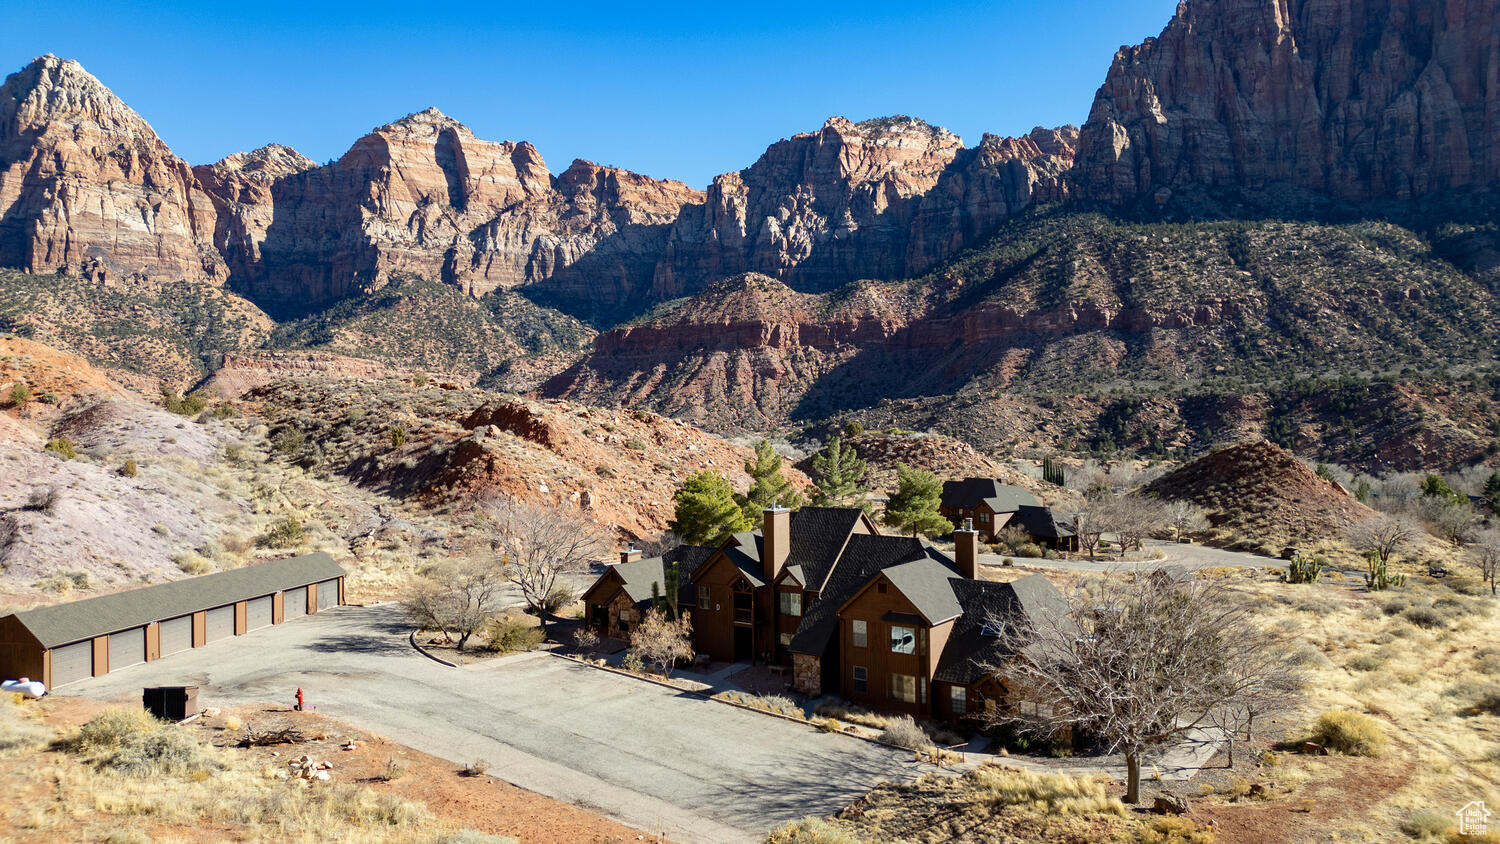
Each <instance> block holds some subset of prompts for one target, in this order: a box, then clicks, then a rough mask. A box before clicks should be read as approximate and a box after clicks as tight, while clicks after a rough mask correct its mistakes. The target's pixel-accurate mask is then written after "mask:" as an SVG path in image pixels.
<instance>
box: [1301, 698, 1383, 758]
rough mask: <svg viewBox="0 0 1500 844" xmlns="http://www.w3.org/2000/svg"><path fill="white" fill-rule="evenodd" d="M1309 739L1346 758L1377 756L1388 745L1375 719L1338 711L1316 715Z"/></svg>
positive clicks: (1331, 710)
mask: <svg viewBox="0 0 1500 844" xmlns="http://www.w3.org/2000/svg"><path fill="white" fill-rule="evenodd" d="M1312 740H1313V741H1315V742H1317V743H1318V744H1321V745H1323V746H1324V747H1326V748H1328V749H1329V750H1333V751H1336V752H1338V753H1343V754H1346V755H1349V756H1379V755H1380V754H1382V753H1384V752H1385V749H1386V746H1387V745H1388V744H1389V743H1390V740H1389V739H1387V738H1386V737H1385V732H1384V731H1383V730H1382V729H1381V728H1380V725H1379V723H1378V722H1376V720H1375V719H1374V718H1371V717H1370V716H1368V715H1362V714H1360V713H1358V712H1348V711H1345V710H1341V709H1330V710H1329V711H1327V712H1324V713H1323V714H1322V715H1319V716H1318V722H1317V724H1315V725H1313V734H1312Z"/></svg>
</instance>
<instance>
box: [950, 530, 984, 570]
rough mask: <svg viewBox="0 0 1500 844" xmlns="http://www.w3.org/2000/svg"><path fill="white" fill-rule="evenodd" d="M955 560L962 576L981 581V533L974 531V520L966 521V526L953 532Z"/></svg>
mask: <svg viewBox="0 0 1500 844" xmlns="http://www.w3.org/2000/svg"><path fill="white" fill-rule="evenodd" d="M953 558H954V560H955V561H956V562H957V563H958V573H959V574H960V575H962V576H964V577H966V578H968V579H969V580H978V579H979V531H977V530H975V529H974V520H973V519H964V526H963V527H962V528H960V529H958V530H955V531H954V532H953Z"/></svg>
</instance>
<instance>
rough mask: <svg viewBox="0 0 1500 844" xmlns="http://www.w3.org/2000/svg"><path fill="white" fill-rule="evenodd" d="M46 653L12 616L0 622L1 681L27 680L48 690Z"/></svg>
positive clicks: (50, 685)
mask: <svg viewBox="0 0 1500 844" xmlns="http://www.w3.org/2000/svg"><path fill="white" fill-rule="evenodd" d="M50 673H51V672H50V665H49V661H48V651H47V649H46V648H43V647H42V643H41V642H39V641H37V639H36V637H35V636H33V635H31V631H30V630H27V629H26V625H24V624H22V623H21V622H20V620H19V619H17V618H16V617H15V616H6V617H5V618H0V674H3V675H4V677H3V679H6V680H10V679H14V678H16V677H30V678H32V679H33V680H41V681H42V682H43V683H46V684H47V688H49V689H50V688H52V678H51V677H50V676H49V674H50Z"/></svg>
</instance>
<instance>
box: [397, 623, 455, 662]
mask: <svg viewBox="0 0 1500 844" xmlns="http://www.w3.org/2000/svg"><path fill="white" fill-rule="evenodd" d="M406 638H407V641H409V642H411V646H412V647H413V648H415V649H416V651H417V653H419V654H421V655H422V656H425V657H427V658H428V659H430V660H432V661H433V662H436V663H437V664H439V665H446V666H448V667H449V668H457V667H458V666H457V665H456V664H454V663H451V662H449V661H448V660H446V659H443V658H442V657H440V656H437V655H435V654H433V653H432V652H431V651H429V650H427V649H426V648H424V647H422V646H421V645H419V644H417V631H415V630H413V631H411V634H410V635H409V636H407V637H406Z"/></svg>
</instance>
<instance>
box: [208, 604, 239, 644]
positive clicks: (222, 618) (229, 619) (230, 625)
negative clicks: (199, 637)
mask: <svg viewBox="0 0 1500 844" xmlns="http://www.w3.org/2000/svg"><path fill="white" fill-rule="evenodd" d="M204 622H205V623H204V625H203V638H204V640H205V641H209V642H217V641H219V640H220V639H228V638H229V637H230V636H233V635H234V605H233V604H230V605H229V606H227V607H215V608H214V609H211V610H209V611H208V613H207V616H206V617H205V619H204Z"/></svg>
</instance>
